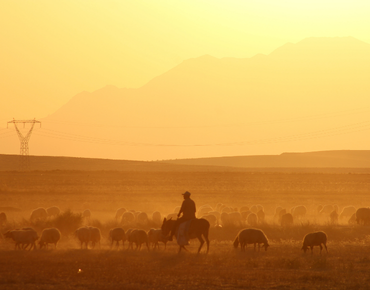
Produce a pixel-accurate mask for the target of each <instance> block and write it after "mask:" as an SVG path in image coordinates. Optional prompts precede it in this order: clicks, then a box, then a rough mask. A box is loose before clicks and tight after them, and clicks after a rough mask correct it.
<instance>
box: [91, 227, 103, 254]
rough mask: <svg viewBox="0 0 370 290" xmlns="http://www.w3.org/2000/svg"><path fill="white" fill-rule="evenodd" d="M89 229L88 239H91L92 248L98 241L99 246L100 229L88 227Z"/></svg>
mask: <svg viewBox="0 0 370 290" xmlns="http://www.w3.org/2000/svg"><path fill="white" fill-rule="evenodd" d="M89 231H90V241H91V246H92V248H93V249H94V248H95V244H97V243H99V248H100V239H101V233H100V229H98V228H96V227H89Z"/></svg>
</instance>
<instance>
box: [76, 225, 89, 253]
mask: <svg viewBox="0 0 370 290" xmlns="http://www.w3.org/2000/svg"><path fill="white" fill-rule="evenodd" d="M75 235H76V237H77V238H78V239H79V241H80V243H81V249H82V248H83V244H84V243H85V249H87V245H88V243H89V241H90V230H89V228H88V227H81V228H78V229H77V230H76V231H75Z"/></svg>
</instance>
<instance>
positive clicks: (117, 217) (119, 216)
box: [116, 207, 127, 221]
mask: <svg viewBox="0 0 370 290" xmlns="http://www.w3.org/2000/svg"><path fill="white" fill-rule="evenodd" d="M126 211H127V210H126V209H125V208H123V207H121V208H119V209H117V210H116V220H117V221H118V220H119V219H121V218H122V215H123V214H124V213H125V212H126Z"/></svg>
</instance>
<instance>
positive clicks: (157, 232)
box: [148, 229, 168, 249]
mask: <svg viewBox="0 0 370 290" xmlns="http://www.w3.org/2000/svg"><path fill="white" fill-rule="evenodd" d="M167 241H168V238H167V237H165V236H164V235H163V234H162V229H150V230H149V231H148V243H149V245H152V246H153V249H155V248H156V247H157V248H158V249H159V242H162V243H163V244H164V249H166V247H167Z"/></svg>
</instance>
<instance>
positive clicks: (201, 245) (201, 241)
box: [197, 235, 204, 254]
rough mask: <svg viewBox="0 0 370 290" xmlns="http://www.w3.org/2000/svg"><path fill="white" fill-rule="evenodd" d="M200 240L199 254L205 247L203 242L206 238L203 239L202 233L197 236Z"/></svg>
mask: <svg viewBox="0 0 370 290" xmlns="http://www.w3.org/2000/svg"><path fill="white" fill-rule="evenodd" d="M197 238H198V240H199V242H200V246H199V249H198V254H199V253H200V250H201V249H202V247H203V244H204V240H203V239H202V235H199V236H197Z"/></svg>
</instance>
